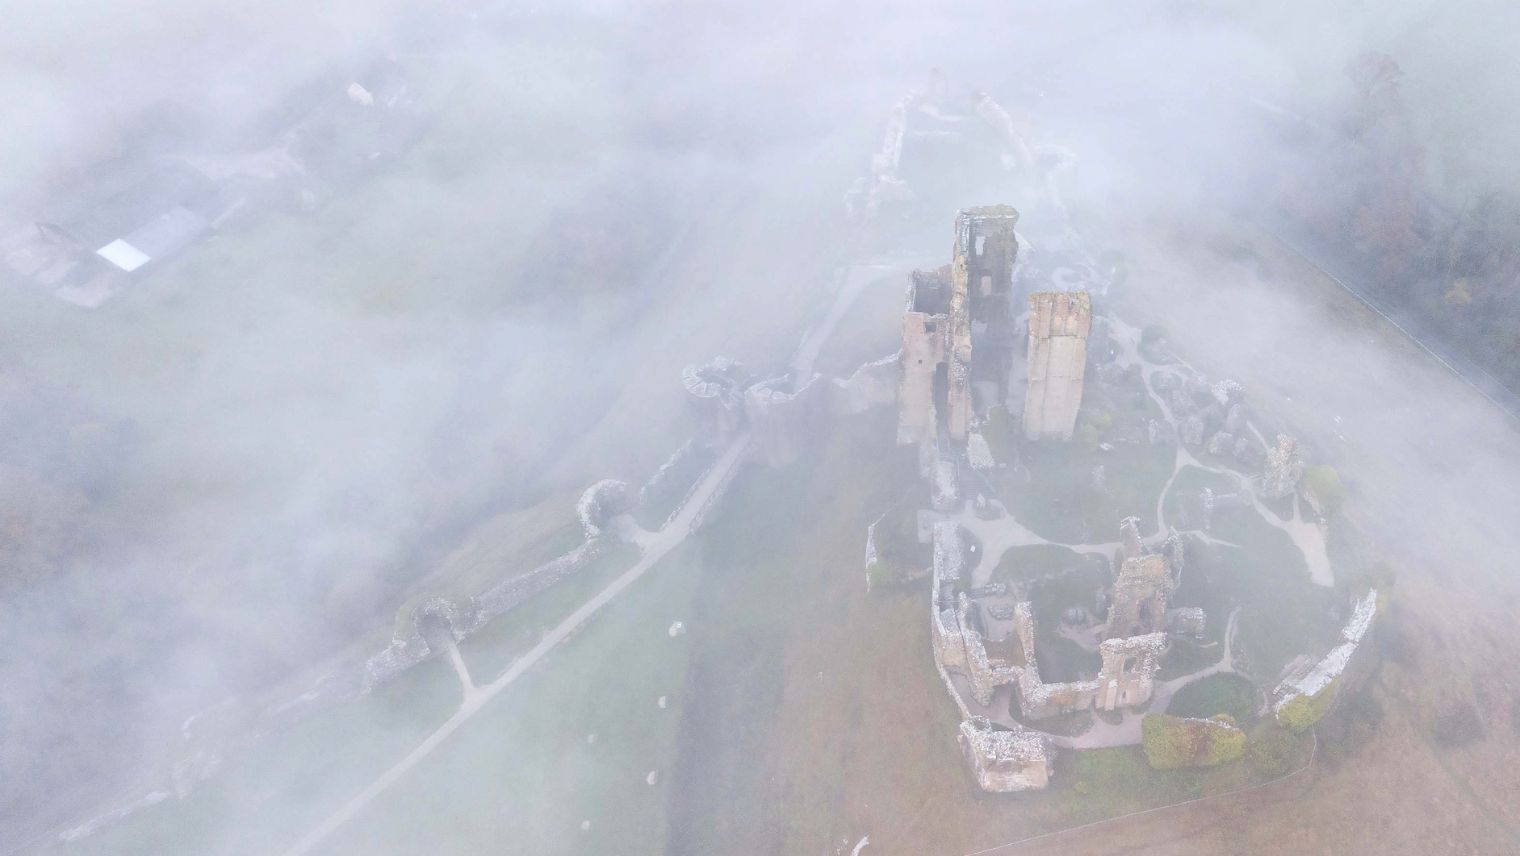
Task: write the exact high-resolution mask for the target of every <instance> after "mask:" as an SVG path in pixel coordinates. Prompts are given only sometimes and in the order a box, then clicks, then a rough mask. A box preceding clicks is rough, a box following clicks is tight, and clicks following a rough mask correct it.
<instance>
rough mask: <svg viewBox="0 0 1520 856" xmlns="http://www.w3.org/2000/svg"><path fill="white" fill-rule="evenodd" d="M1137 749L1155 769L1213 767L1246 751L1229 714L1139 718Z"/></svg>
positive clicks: (1244, 736) (1156, 714)
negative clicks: (1140, 750)
mask: <svg viewBox="0 0 1520 856" xmlns="http://www.w3.org/2000/svg"><path fill="white" fill-rule="evenodd" d="M1140 735H1141V738H1140V748H1141V749H1143V750H1144V751H1145V760H1146V761H1147V762H1149V763H1150V765H1151V766H1152V767H1154V768H1155V769H1157V770H1175V769H1178V768H1180V767H1212V766H1214V765H1216V764H1223V763H1225V762H1227V761H1234V760H1235V759H1237V758H1239V757H1240V756H1241V755H1244V754H1245V751H1246V735H1245V732H1244V731H1241V730H1240V729H1239V728H1236V727H1235V720H1234V719H1231V718H1230V717H1228V716H1216V717H1213V718H1211V719H1183V718H1182V717H1178V716H1167V715H1166V714H1163V713H1150V714H1146V716H1145V718H1144V719H1142V720H1141V721H1140Z"/></svg>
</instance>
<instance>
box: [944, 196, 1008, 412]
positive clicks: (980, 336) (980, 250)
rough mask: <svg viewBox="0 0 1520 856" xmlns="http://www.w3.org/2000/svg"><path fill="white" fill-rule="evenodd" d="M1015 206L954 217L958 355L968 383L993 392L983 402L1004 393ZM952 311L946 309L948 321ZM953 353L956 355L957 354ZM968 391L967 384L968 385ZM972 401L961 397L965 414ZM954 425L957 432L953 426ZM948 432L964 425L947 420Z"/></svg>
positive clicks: (997, 399)
mask: <svg viewBox="0 0 1520 856" xmlns="http://www.w3.org/2000/svg"><path fill="white" fill-rule="evenodd" d="M1018 222H1019V212H1018V211H1016V210H1014V209H1013V208H1012V207H1011V206H1008V205H989V206H985V207H981V208H971V209H968V210H965V211H962V212H961V213H960V214H959V215H958V216H957V217H956V218H955V246H954V249H953V256H952V260H951V263H950V277H951V294H952V298H953V296H954V295H964V296H965V301H966V311H965V313H963V316H962V318H961V323H963V324H965V325H966V326H967V328H968V329H967V331H966V335H965V341H964V343H962V342H961V341H960V340H959V339H956V340H955V344H956V347H957V348H959V347H962V346H963V344H964V347H965V348H967V350H968V353H966V354H965V355H964V357H962V358H961V359H960V363H961V364H962V365H964V366H965V367H966V368H967V370H968V373H969V375H970V378H969V380H970V381H971V382H972V383H977V384H982V383H986V384H989V385H991V386H992V388H993V389H994V392H993V394H992V396H991V400H990V401H989V402H988V403H989V404H992V403H996V404H1001V403H1003V402H1004V401H1006V399H1007V397H1008V380H1009V378H1008V373H1009V370H1010V369H1011V367H1012V365H1013V349H1014V343H1015V339H1016V336H1015V335H1014V313H1013V267H1014V262H1015V261H1016V260H1017V258H1018V254H1019V242H1018V236H1017V234H1016V233H1015V231H1014V228H1015V227H1016V226H1017V225H1018ZM953 321H955V316H954V315H952V322H953ZM957 356H960V355H959V354H957ZM968 394H969V390H968ZM971 404H972V402H970V401H969V400H968V401H967V402H966V414H967V415H968V416H969V412H970V407H971ZM957 427H959V433H957V432H956V428H957ZM951 436H952V437H954V438H955V439H957V440H963V439H965V426H955V425H954V423H952V430H951Z"/></svg>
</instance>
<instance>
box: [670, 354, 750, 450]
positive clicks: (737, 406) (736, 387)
mask: <svg viewBox="0 0 1520 856" xmlns="http://www.w3.org/2000/svg"><path fill="white" fill-rule="evenodd" d="M753 382H754V376H753V375H752V374H750V372H749V370H748V369H746V368H745V367H744V365H743V364H742V363H739V362H737V361H735V360H731V359H729V358H727V357H716V358H714V359H713V360H712V361H711V362H709V363H708V364H706V365H703V366H696V365H690V366H687V367H686V368H685V369H683V370H682V371H681V384H682V386H684V387H685V388H686V412H687V413H688V414H689V415H690V417H691V420H692V425H693V427H694V429H695V437H696V440H697V442H699V443H701V444H703V445H705V446H707V447H708V448H710V449H718V448H722V447H723V446H725V445H727V443H728V441H729V440H731V439H732V438H733V436H734V434H736V433H738V431H739V429H740V428H741V427H742V426H743V425H744V390H745V389H746V388H747V387H748V386H749V385H750V384H751V383H753Z"/></svg>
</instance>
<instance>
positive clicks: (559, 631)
mask: <svg viewBox="0 0 1520 856" xmlns="http://www.w3.org/2000/svg"><path fill="white" fill-rule="evenodd" d="M748 447H749V436H748V435H740V436H739V437H738V438H736V439H735V440H734V441H733V442H732V443H730V444H729V446H728V448H727V449H726V450H725V451H724V452H723V455H722V457H720V458H719V459H718V461H717V463H715V464H713V466H712V469H710V470H708V471H707V474H706V475H704V476H703V477H702V481H701V482H700V483H699V484H698V487H697V489H696V490H694V491H693V492H692V495H691V498H690V499H689V500H687V502H686V504H685V505H684V506H682V507H681V510H680V512H679V513H677V514H676V516H675V518H674V519H673V520H671V522H670V523H668V524H666V525H665V526H664V527H663V528H661V529H660V530H659V531H658V532H651V533H648V534H647V536H644V537H641V538H640V539H639V546H640V547H642V548H643V555H642V556H640V557H639V560H638V562H636V563H635V564H634V565H633V567H631V568H629V569H628V570H627V571H624V572H623V574H622V576H620V577H618V578H617V579H615V580H613V581H612V582H611V583H610V584H608V586H607V587H606V588H604V589H602V590H601V591H599V592H597V594H596V596H595V597H592V598H591V599H590V600H588V601H586V602H585V603H584V604H582V605H581V607H580V608H579V609H577V610H576V611H575V612H572V613H570V615H569V617H567V618H566V619H565V620H564V621H561V622H560V623H559V624H557V625H555V626H554V629H552V630H550V631H549V632H548V633H545V634H544V637H543V638H542V639H540V640H539V641H538V644H537V645H534V646H533V648H532V649H531V650H529V651H528V652H527V653H526V654H524V655H522V656H521V657H519V658H517V659H516V660H515V661H513V663H512V665H511V666H510V667H508V668H507V670H506V671H505V672H503V673H502V674H501V676H500V677H498V678H496V680H494V681H491V682H490V683H489V684H486V685H485V686H483V687H480V688H479V689H478V690H476V691H475V692H473V693H466V695H465V699H464V702H463V703H462V704H461V705H460V706H459V710H458V711H456V712H455V713H454V715H453V716H451V717H449V718H448V719H447V720H446V721H445V722H444V723H443V724H442V725H440V726H439V727H438V729H437V730H436V731H434V732H433V733H432V734H429V735H428V736H427V739H425V740H423V741H422V742H421V743H420V744H418V745H417V748H415V749H413V750H412V751H411V752H409V753H407V755H406V757H404V758H402V759H401V760H400V761H398V762H396V763H395V764H394V765H392V766H391V768H390V769H389V770H386V771H385V772H384V773H382V774H381V775H380V777H379V778H378V779H375V780H374V781H373V782H371V783H370V784H369V786H368V787H366V788H365V789H364V790H362V791H360V792H359V793H358V794H356V795H355V796H354V797H353V798H352V799H350V800H349V801H348V802H346V803H344V804H343V805H342V806H341V807H340V808H339V809H338V810H337V811H335V812H333V813H332V814H331V815H328V817H327V819H326V820H324V821H322V822H321V823H320V824H318V825H317V827H316V828H315V829H313V830H311V831H310V832H308V833H307V834H306V835H305V836H303V837H302V838H301V840H299V841H297V842H296V843H295V844H294V845H292V846H291V847H290V849H288V850H286V851H285V854H286V856H301V854H305V853H310V852H311V849H312V848H313V847H316V846H317V845H318V844H320V843H322V841H323V840H325V839H326V838H327V837H328V836H329V835H331V834H332V833H333V832H334V831H336V830H337V829H338V827H340V826H342V825H343V824H345V823H347V822H348V821H350V820H352V819H353V817H354V815H356V814H358V813H359V812H360V811H361V810H362V809H363V808H364V807H365V806H367V805H369V803H370V802H371V801H373V800H374V799H375V797H377V796H379V795H380V794H382V793H384V792H385V791H386V790H387V789H388V788H390V786H391V785H394V784H395V783H396V782H397V781H398V780H399V779H400V778H401V777H402V776H405V775H406V774H407V773H408V772H410V771H411V769H412V768H413V767H415V766H417V764H418V763H419V762H421V761H422V760H423V759H424V758H426V757H427V756H429V755H431V754H432V753H433V750H434V749H437V748H438V746H439V744H441V743H443V741H445V740H447V739H448V738H449V736H450V735H452V734H453V733H454V732H455V731H458V730H459V726H461V725H464V724H465V723H466V722H468V721H470V719H471V718H472V717H474V716H475V714H477V713H479V712H480V709H481V708H483V707H485V705H486V703H487V702H489V701H490V700H491V699H493V698H495V697H496V696H497V695H498V694H500V693H501V691H502V690H504V689H506V688H507V687H509V686H511V685H512V684H513V682H515V681H516V680H517V679H518V678H520V677H522V675H523V673H524V672H526V671H528V669H530V668H532V667H533V665H534V664H535V663H537V662H538V661H539V660H541V659H543V657H544V655H545V654H548V653H549V652H550V651H551V650H553V649H554V648H555V647H557V646H558V645H559V644H560V643H561V642H564V641H565V639H567V638H568V637H569V636H570V634H571V633H572V632H574V631H575V629H576V628H578V627H580V626H581V625H582V624H584V623H585V622H586V620H587V619H589V618H591V616H593V615H595V614H596V613H597V612H598V611H599V610H600V609H601V608H602V607H604V606H606V605H607V604H608V603H611V602H612V599H613V598H615V597H617V596H618V595H619V594H622V592H623V590H624V589H626V588H628V587H629V586H630V585H633V583H634V582H635V581H636V580H638V578H639V577H642V576H643V575H644V574H645V573H646V572H648V571H649V569H650V568H652V567H654V566H655V565H656V564H658V563H659V561H660V560H661V559H663V558H665V556H666V554H668V553H669V552H670V551H671V550H673V549H675V547H676V546H677V545H679V544H680V543H681V542H682V541H684V540H686V537H687V536H688V535H690V534H691V533H692V531H693V529H694V528H695V526H694V524H696V523H698V522H700V519H701V514H702V513H703V512H704V511H705V510H706V508H707V506H708V504H709V503H710V502H711V501H712V500H714V499H715V498H716V497H717V496H718V495H719V494H720V493H721V491H722V489H723V487H724V486H725V485H726V484H727V483H728V481H729V478H730V476H732V475H733V474H734V472H735V471H736V470H737V468H738V465H739V462H740V461H742V460H743V459H744V452H745V450H746V449H748Z"/></svg>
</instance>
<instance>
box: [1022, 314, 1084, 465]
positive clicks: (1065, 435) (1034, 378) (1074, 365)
mask: <svg viewBox="0 0 1520 856" xmlns="http://www.w3.org/2000/svg"><path fill="white" fill-rule="evenodd" d="M1091 329H1092V300H1091V298H1090V297H1089V296H1088V294H1087V292H1085V291H1078V292H1071V293H1064V292H1050V291H1042V292H1037V293H1035V294H1031V295H1029V356H1028V363H1027V370H1028V377H1029V382H1028V385H1027V386H1026V387H1025V390H1024V436H1025V437H1027V438H1029V439H1031V440H1039V439H1044V438H1048V437H1053V438H1057V439H1061V440H1070V439H1071V434H1072V431H1073V430H1075V429H1076V427H1077V411H1078V409H1080V408H1081V406H1082V379H1083V375H1084V374H1085V373H1086V371H1087V334H1088V333H1089V332H1090V331H1091Z"/></svg>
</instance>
